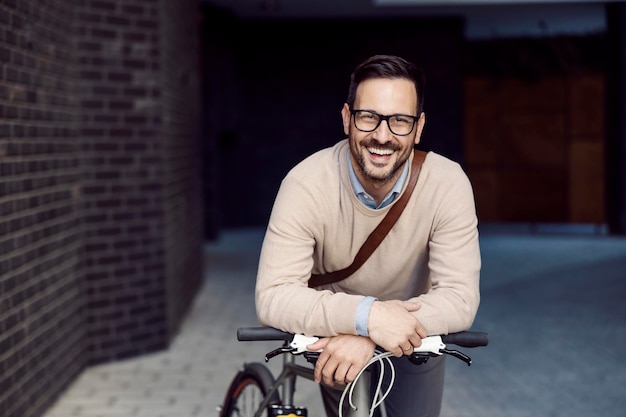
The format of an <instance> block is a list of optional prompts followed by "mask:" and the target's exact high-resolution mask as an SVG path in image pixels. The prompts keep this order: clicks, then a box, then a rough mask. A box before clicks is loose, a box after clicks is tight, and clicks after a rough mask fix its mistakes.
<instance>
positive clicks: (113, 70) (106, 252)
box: [76, 0, 167, 362]
mask: <svg viewBox="0 0 626 417" xmlns="http://www.w3.org/2000/svg"><path fill="white" fill-rule="evenodd" d="M158 17H159V2H158V1H157V0H150V1H139V0H134V1H132V0H131V1H104V0H103V1H80V2H79V4H78V6H77V8H76V32H77V47H76V48H77V50H76V54H77V61H78V69H77V74H78V76H77V84H78V86H79V88H78V101H79V104H80V106H79V117H80V130H79V134H80V136H81V145H82V182H83V198H82V208H83V214H84V220H85V221H84V233H85V236H84V248H85V270H84V277H85V284H86V292H87V294H86V301H87V317H86V319H87V332H88V339H87V340H88V350H89V353H90V355H89V357H90V359H91V360H92V361H95V362H99V361H104V360H107V359H112V358H123V357H128V356H132V355H136V354H138V353H141V352H146V351H150V350H155V349H160V348H163V347H164V346H165V344H166V342H167V337H166V335H167V326H166V316H165V314H166V312H165V307H166V296H165V259H164V246H163V236H164V223H163V183H164V181H163V164H164V155H163V143H162V138H161V136H160V135H161V132H160V126H161V121H162V115H161V111H162V105H161V96H162V91H161V89H162V86H161V83H160V81H161V79H160V50H159V41H160V37H159V19H158Z"/></svg>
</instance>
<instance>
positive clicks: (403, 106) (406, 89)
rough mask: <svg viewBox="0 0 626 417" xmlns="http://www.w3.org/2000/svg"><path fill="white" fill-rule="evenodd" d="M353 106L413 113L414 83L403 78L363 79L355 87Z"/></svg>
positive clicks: (415, 98) (415, 94) (414, 105)
mask: <svg viewBox="0 0 626 417" xmlns="http://www.w3.org/2000/svg"><path fill="white" fill-rule="evenodd" d="M355 106H356V107H358V108H360V109H370V110H377V111H381V112H382V111H386V112H392V113H406V114H413V113H414V112H415V110H416V109H417V92H416V91H415V84H414V83H413V82H412V81H411V80H407V79H405V78H391V79H390V78H372V79H369V80H365V81H363V82H361V83H360V84H359V86H358V88H357V91H356V97H355ZM380 107H383V108H384V109H381V108H380Z"/></svg>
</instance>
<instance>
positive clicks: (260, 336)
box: [237, 326, 489, 348]
mask: <svg viewBox="0 0 626 417" xmlns="http://www.w3.org/2000/svg"><path fill="white" fill-rule="evenodd" d="M292 337H293V334H292V333H288V332H284V331H282V330H279V329H276V328H274V327H267V326H259V327H240V328H238V329H237V340H239V341H240V342H244V341H248V342H251V341H260V340H283V341H285V340H291V338H292ZM441 340H442V341H443V342H444V343H446V344H452V345H457V346H462V347H466V348H472V347H479V346H487V344H488V343H489V338H488V334H487V333H484V332H474V331H469V330H466V331H463V332H457V333H450V334H447V335H442V336H441Z"/></svg>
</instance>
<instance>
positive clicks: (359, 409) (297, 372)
mask: <svg viewBox="0 0 626 417" xmlns="http://www.w3.org/2000/svg"><path fill="white" fill-rule="evenodd" d="M282 356H283V366H282V370H281V372H280V374H279V375H278V376H277V377H276V380H275V382H274V385H273V386H272V388H271V390H270V391H269V392H268V393H267V394H266V396H265V398H264V399H263V401H262V402H261V404H260V405H259V409H258V410H257V411H256V413H255V414H254V417H260V416H261V415H262V414H263V412H265V409H266V408H267V406H268V403H269V401H270V399H271V397H272V394H273V393H274V392H276V391H277V390H278V389H280V388H281V387H282V392H281V394H282V395H281V398H282V400H283V404H284V405H294V393H295V388H296V378H297V377H302V378H305V379H308V380H309V381H313V368H311V367H307V366H302V365H299V364H297V363H296V357H295V355H292V354H289V353H286V354H283V355H282ZM355 384H356V385H355V398H356V401H354V403H355V404H354V405H355V407H356V409H355V410H351V412H350V414H349V416H350V417H367V416H369V406H370V405H369V399H368V398H369V388H370V387H369V385H370V383H369V378H359V379H358V380H357V381H356V383H355Z"/></svg>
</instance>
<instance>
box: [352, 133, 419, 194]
mask: <svg viewBox="0 0 626 417" xmlns="http://www.w3.org/2000/svg"><path fill="white" fill-rule="evenodd" d="M367 148H378V149H391V150H393V151H395V152H398V151H400V150H401V148H400V146H398V145H395V144H385V145H381V144H380V143H378V142H377V141H375V140H370V141H368V142H364V143H362V144H361V149H363V151H364V152H368V150H367ZM408 155H410V154H408ZM408 155H407V157H406V158H404V159H402V160H396V162H395V163H394V164H393V165H392V166H391V168H390V169H389V171H387V173H385V174H384V175H382V176H380V175H376V174H375V173H374V172H372V171H371V170H369V169H368V168H367V164H366V156H364V153H363V152H361V153H359V154H357V155H354V156H355V157H356V158H355V159H356V161H357V165H358V166H359V168H360V169H361V173H362V174H363V176H364V177H365V178H366V179H367V180H369V181H372V182H374V183H377V184H380V185H384V184H386V183H388V182H390V181H394V180H396V179H397V178H396V173H397V172H398V170H399V169H400V168H402V166H403V165H404V163H405V162H406V160H407V159H408Z"/></svg>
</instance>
